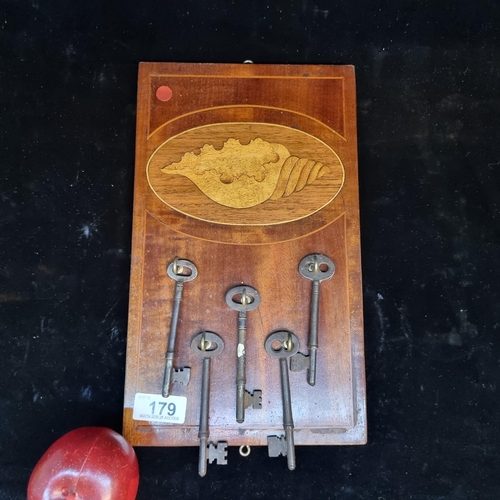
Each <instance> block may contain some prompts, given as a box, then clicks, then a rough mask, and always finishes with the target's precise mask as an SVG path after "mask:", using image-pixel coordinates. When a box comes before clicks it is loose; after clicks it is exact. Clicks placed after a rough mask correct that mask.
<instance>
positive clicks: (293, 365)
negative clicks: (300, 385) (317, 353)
mask: <svg viewBox="0 0 500 500" xmlns="http://www.w3.org/2000/svg"><path fill="white" fill-rule="evenodd" d="M310 360H311V358H310V357H309V356H306V355H305V354H302V353H301V352H298V353H297V354H295V356H292V357H291V358H290V370H291V371H292V372H301V371H302V370H305V369H306V368H307V369H309V365H310Z"/></svg>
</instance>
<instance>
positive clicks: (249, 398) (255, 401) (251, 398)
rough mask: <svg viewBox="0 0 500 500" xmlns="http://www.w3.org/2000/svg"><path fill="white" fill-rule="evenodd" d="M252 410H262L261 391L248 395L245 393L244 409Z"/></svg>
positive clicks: (248, 393)
mask: <svg viewBox="0 0 500 500" xmlns="http://www.w3.org/2000/svg"><path fill="white" fill-rule="evenodd" d="M250 406H251V407H252V408H253V409H254V410H260V409H261V408H262V391H257V390H255V391H253V393H250V392H248V391H245V408H250Z"/></svg>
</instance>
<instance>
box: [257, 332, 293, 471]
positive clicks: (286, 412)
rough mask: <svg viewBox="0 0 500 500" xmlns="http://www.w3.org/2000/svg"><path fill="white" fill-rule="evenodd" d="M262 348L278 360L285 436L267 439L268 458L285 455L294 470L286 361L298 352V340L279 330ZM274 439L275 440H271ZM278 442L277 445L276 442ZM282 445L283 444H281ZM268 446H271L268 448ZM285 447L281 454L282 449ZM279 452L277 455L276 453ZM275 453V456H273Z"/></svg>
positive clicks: (291, 416)
mask: <svg viewBox="0 0 500 500" xmlns="http://www.w3.org/2000/svg"><path fill="white" fill-rule="evenodd" d="M264 348H265V349H266V352H267V354H269V356H272V357H273V358H278V359H279V362H280V378H281V401H282V404H283V429H284V431H285V436H281V437H279V438H278V437H277V436H270V438H271V439H269V438H268V453H269V456H275V457H276V456H279V455H286V457H287V462H288V468H289V469H290V470H294V469H295V443H294V437H293V427H294V426H293V415H292V396H291V393H290V379H289V377H288V364H287V359H288V358H289V357H291V356H293V355H294V354H297V352H298V350H299V339H298V338H297V336H296V335H295V334H294V333H292V332H289V331H287V330H279V331H277V332H274V333H271V334H270V335H269V336H268V337H267V339H266V341H265V343H264ZM272 438H275V439H272ZM277 439H278V440H279V443H277V441H276V440H277ZM282 443H284V444H282ZM269 445H270V446H271V447H270V448H269ZM283 446H284V447H285V452H284V453H283V451H282V447H283ZM277 451H279V453H277ZM271 453H273V455H271ZM275 453H277V454H275Z"/></svg>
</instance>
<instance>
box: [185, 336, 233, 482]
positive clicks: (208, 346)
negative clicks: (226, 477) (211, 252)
mask: <svg viewBox="0 0 500 500" xmlns="http://www.w3.org/2000/svg"><path fill="white" fill-rule="evenodd" d="M191 350H192V351H193V352H194V353H195V354H196V355H197V356H199V357H200V358H202V360H203V375H202V379H201V404H200V427H199V431H198V438H199V439H200V455H199V460H198V474H199V475H200V476H201V477H203V476H204V475H205V474H206V473H207V460H208V462H209V463H212V462H213V461H214V460H216V462H217V464H218V465H226V464H227V460H226V456H227V449H226V448H227V443H225V442H218V443H217V444H215V445H214V444H212V443H210V444H209V445H207V443H208V436H209V434H210V433H209V430H208V413H209V395H210V360H211V359H212V358H214V357H215V356H218V355H219V354H220V353H221V352H222V351H223V350H224V341H223V340H222V339H221V338H220V337H219V335H217V334H216V333H213V332H201V333H200V334H198V335H196V337H195V338H194V339H193V340H192V341H191Z"/></svg>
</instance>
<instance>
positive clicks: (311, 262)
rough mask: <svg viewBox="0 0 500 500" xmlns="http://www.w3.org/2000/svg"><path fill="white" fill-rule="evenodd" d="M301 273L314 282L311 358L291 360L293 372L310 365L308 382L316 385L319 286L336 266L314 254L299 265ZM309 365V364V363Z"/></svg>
mask: <svg viewBox="0 0 500 500" xmlns="http://www.w3.org/2000/svg"><path fill="white" fill-rule="evenodd" d="M299 272H300V274H301V275H302V276H304V278H307V279H308V280H312V293H311V305H310V308H311V310H310V316H309V340H308V349H309V358H305V357H304V355H303V354H300V353H299V354H298V355H297V356H295V357H294V358H293V359H292V360H291V369H292V371H299V370H301V369H303V368H305V367H306V366H307V365H308V368H309V373H308V377H307V382H308V384H309V385H315V384H316V356H317V351H318V315H319V313H318V310H319V285H320V283H321V282H322V281H325V280H329V279H330V278H331V277H332V276H333V274H334V273H335V265H334V263H333V261H332V260H331V259H329V258H328V257H327V256H326V255H322V254H320V253H314V254H311V255H308V256H307V257H304V258H303V259H302V260H301V261H300V264H299ZM306 360H307V361H308V363H307V361H306Z"/></svg>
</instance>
